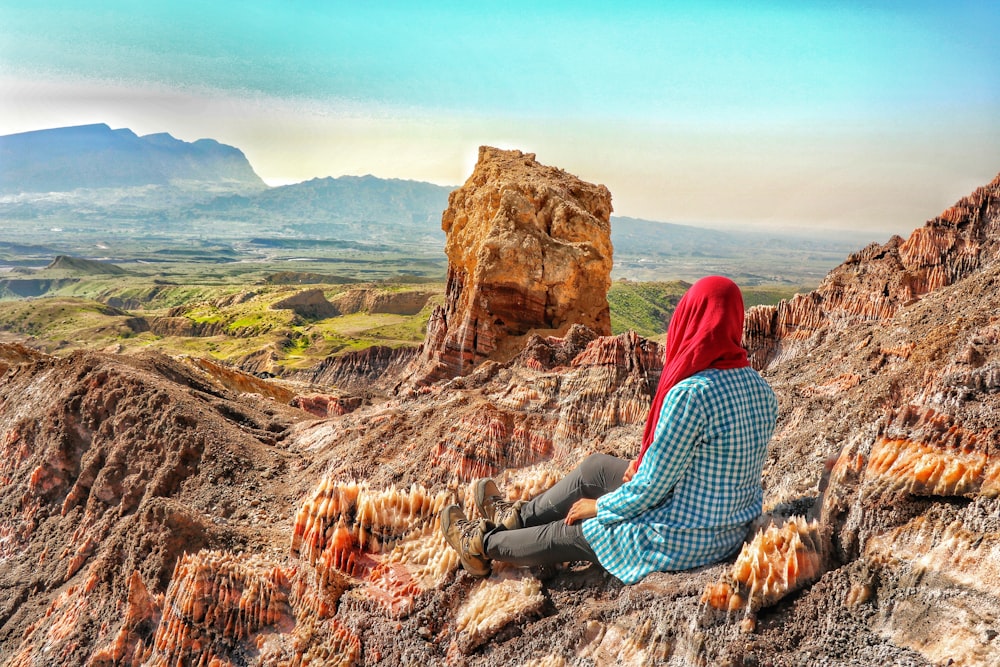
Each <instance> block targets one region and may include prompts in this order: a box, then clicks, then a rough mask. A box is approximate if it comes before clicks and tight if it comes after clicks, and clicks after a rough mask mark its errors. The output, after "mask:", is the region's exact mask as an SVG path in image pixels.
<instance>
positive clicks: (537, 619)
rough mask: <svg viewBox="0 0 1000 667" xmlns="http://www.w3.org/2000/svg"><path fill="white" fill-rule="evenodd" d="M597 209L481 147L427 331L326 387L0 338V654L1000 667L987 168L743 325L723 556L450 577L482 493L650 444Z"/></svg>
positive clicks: (647, 343) (2, 660) (234, 660)
mask: <svg viewBox="0 0 1000 667" xmlns="http://www.w3.org/2000/svg"><path fill="white" fill-rule="evenodd" d="M610 214H611V195H610V193H609V192H608V191H607V189H606V188H604V187H603V186H599V185H592V184H589V183H585V182H583V181H580V180H579V179H577V178H575V177H573V176H571V175H569V174H567V173H565V172H563V171H561V170H559V169H556V168H553V167H548V166H544V165H541V164H539V163H538V162H537V161H536V160H535V158H534V156H533V155H530V154H522V153H520V152H518V151H500V150H496V149H491V148H486V147H484V148H483V149H481V151H480V156H479V162H478V164H477V165H476V168H475V171H474V172H473V174H472V175H471V176H470V178H469V180H468V181H467V182H466V183H465V185H464V186H462V187H461V188H460V189H458V190H456V191H454V192H453V193H452V194H451V195H450V197H449V202H448V209H447V210H446V211H445V214H444V216H443V219H442V227H443V229H444V232H445V234H446V237H447V241H446V254H447V259H448V269H447V284H446V288H445V290H444V297H443V299H442V300H441V302H440V303H436V304H432V307H433V310H432V312H431V314H430V319H429V322H428V325H427V331H426V336H425V338H424V340H423V344H422V346H421V347H420V348H419V349H416V351H410V352H407V351H405V350H404V351H402V352H398V351H397V352H395V353H393V352H392V351H391V350H390V349H389V348H377V347H376V348H369V349H368V350H365V351H360V352H356V353H350V354H346V355H341V356H339V357H336V358H331V359H330V360H329V361H328V362H327V363H326V364H325V365H324V367H323V368H322V372H319V373H316V374H315V375H314V376H313V377H311V378H310V382H311V384H310V385H308V386H307V385H305V384H293V383H288V382H284V383H279V382H275V381H269V380H267V379H262V378H260V377H258V376H256V375H251V374H247V373H243V372H240V371H238V370H236V369H234V368H232V367H229V366H225V365H222V364H219V363H215V362H212V361H210V360H207V359H201V358H196V357H183V358H182V357H171V356H167V355H163V354H159V353H155V352H145V353H130V354H115V353H113V352H94V351H82V350H81V351H75V352H72V353H69V354H68V355H64V356H51V355H49V354H46V353H43V352H40V351H37V350H35V349H32V348H29V347H26V346H24V345H21V344H18V343H8V344H4V345H0V664H2V665H6V666H9V667H13V666H22V665H150V666H152V665H164V666H166V665H170V666H173V665H205V666H208V665H219V666H224V665H340V664H364V665H399V664H404V665H405V664H422V665H438V664H442V665H443V664H454V665H463V664H468V665H508V664H509V665H533V666H538V667H541V666H559V665H612V664H634V665H642V664H667V665H729V666H731V667H741V666H744V667H750V666H758V665H760V666H762V665H776V666H777V665H782V666H784V665H788V666H792V665H859V666H860V665H873V664H884V665H912V666H918V665H919V666H922V665H944V664H956V665H993V664H998V663H1000V637H998V632H1000V621H998V619H1000V500H998V496H1000V441H998V438H1000V436H998V433H1000V431H998V427H1000V424H998V421H1000V416H998V415H1000V315H998V309H997V301H998V297H997V294H998V289H1000V176H998V178H997V179H995V180H994V181H993V182H991V183H989V184H988V185H985V186H984V187H982V188H980V189H978V190H976V191H975V192H973V193H971V194H970V195H969V196H968V197H966V198H964V199H962V200H961V201H959V202H957V203H956V204H955V206H953V207H952V208H949V209H948V210H946V211H944V212H943V213H941V214H940V215H939V216H937V217H935V218H933V219H931V220H930V221H928V222H927V223H926V224H925V225H924V226H922V227H919V228H917V229H916V230H915V231H914V232H913V233H912V234H911V235H910V237H909V238H908V239H905V240H904V239H902V238H899V237H894V238H892V239H890V240H889V241H888V242H887V243H885V244H872V245H870V246H868V247H866V248H863V249H860V250H858V251H857V252H855V253H854V254H852V255H850V256H849V257H848V258H847V259H846V261H844V263H843V264H841V265H840V266H839V267H837V268H836V269H834V270H833V271H831V272H830V273H829V274H828V275H827V276H826V278H824V279H823V281H822V282H821V284H820V285H819V287H818V288H817V289H816V290H814V291H813V292H811V293H809V294H805V295H798V296H795V297H794V298H792V299H790V300H788V301H783V302H781V303H779V304H778V305H777V306H757V307H754V308H752V309H751V310H750V311H749V313H748V316H747V325H746V330H745V339H744V342H745V344H746V346H747V348H748V350H749V352H750V355H751V359H752V360H753V363H754V365H755V366H756V367H757V368H759V369H760V370H761V371H762V373H763V374H764V375H765V377H766V378H767V379H768V380H769V382H770V383H771V384H772V386H773V387H774V388H775V391H776V392H777V394H778V396H779V400H780V416H779V422H778V428H777V431H776V434H775V437H774V438H773V440H772V442H771V444H770V453H769V458H768V462H767V464H766V467H765V477H764V483H765V509H766V510H767V511H766V514H765V516H764V517H762V519H761V521H760V522H759V525H758V526H757V528H758V531H757V532H756V533H755V534H752V535H749V536H748V542H747V544H746V546H745V547H744V548H743V550H742V551H741V552H740V554H739V555H738V556H736V557H734V558H733V559H731V560H730V561H728V562H724V563H719V564H716V565H712V566H708V567H704V568H699V569H697V570H693V571H687V572H676V573H662V574H654V575H652V576H650V577H647V578H646V579H645V580H644V581H643V582H641V583H639V584H636V585H632V586H623V585H622V584H621V583H620V582H618V581H616V580H615V579H613V578H612V577H610V576H609V575H607V574H606V573H604V572H603V571H601V569H600V568H598V567H596V566H588V565H585V564H580V563H570V564H566V565H565V566H563V567H559V568H553V569H545V570H531V569H521V568H513V567H503V566H496V567H494V570H493V573H492V574H491V576H489V577H488V578H485V579H476V578H473V577H470V576H469V575H468V574H467V573H465V572H463V571H462V570H461V569H460V568H459V567H458V563H457V557H456V555H455V554H454V553H452V552H451V551H450V550H449V549H448V548H447V546H446V545H445V544H444V542H443V540H442V539H441V537H440V534H439V530H438V524H437V512H438V510H439V509H440V508H441V507H443V506H444V505H446V504H449V503H451V502H455V501H459V502H465V503H466V504H467V506H471V503H468V497H467V496H468V486H469V482H470V481H471V480H473V479H475V478H477V477H480V476H484V475H492V476H496V477H497V478H498V480H499V481H500V486H501V488H502V489H504V490H505V491H506V492H507V494H508V495H509V496H510V497H511V498H517V497H528V496H530V495H533V494H535V493H538V492H539V491H540V490H543V489H544V488H546V487H547V486H548V485H550V484H552V483H553V482H554V481H555V480H556V479H558V477H559V476H560V475H562V474H564V473H565V472H567V471H568V470H570V469H571V468H572V467H573V466H574V465H575V463H576V462H578V461H579V460H580V459H582V458H583V457H585V456H586V455H587V454H589V453H591V452H594V451H603V452H609V453H612V454H617V455H621V456H632V455H634V454H635V452H636V450H637V446H638V440H639V436H640V434H641V430H642V425H643V423H644V421H645V415H646V411H647V410H648V406H649V400H650V392H651V390H652V389H653V388H654V387H655V385H656V381H657V379H658V374H659V370H660V366H661V363H662V347H661V346H660V345H659V344H657V343H656V342H654V341H652V340H650V339H648V338H643V337H641V336H639V335H638V334H636V333H634V332H624V333H619V334H617V335H613V334H612V328H611V322H610V317H609V308H608V303H607V299H606V298H605V294H606V293H607V292H608V289H609V287H610V285H611V270H612V247H611V241H610V234H611V230H610ZM306 301H308V299H306Z"/></svg>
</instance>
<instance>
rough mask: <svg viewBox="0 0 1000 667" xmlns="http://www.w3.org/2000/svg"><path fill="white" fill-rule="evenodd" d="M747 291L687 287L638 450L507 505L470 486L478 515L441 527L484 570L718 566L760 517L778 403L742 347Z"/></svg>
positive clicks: (635, 573)
mask: <svg viewBox="0 0 1000 667" xmlns="http://www.w3.org/2000/svg"><path fill="white" fill-rule="evenodd" d="M742 335H743V295H742V294H741V293H740V289H739V287H737V286H736V284H735V283H733V282H732V281H731V280H729V279H728V278H723V277H720V276H711V277H708V278H703V279H702V280H699V281H698V282H697V283H695V284H694V285H693V286H692V287H691V289H689V290H688V291H687V293H685V294H684V296H683V298H682V299H681V300H680V303H678V304H677V309H676V311H675V312H674V315H673V317H672V318H671V320H670V326H669V328H668V330H667V341H666V357H665V360H664V366H663V373H662V375H661V376H660V383H659V386H658V387H657V390H656V395H655V397H654V398H653V404H652V407H651V408H650V411H649V417H648V418H647V420H646V429H645V432H644V433H643V437H642V447H641V449H640V450H639V456H638V457H637V458H636V459H635V460H634V461H631V462H629V461H626V460H624V459H619V458H617V457H614V456H609V455H606V454H592V455H591V456H589V457H588V458H587V459H585V460H584V461H583V463H581V464H580V465H579V466H578V467H577V468H576V469H575V470H574V471H573V472H571V473H570V474H569V475H567V476H566V477H565V478H563V479H562V480H561V481H559V482H558V483H557V484H556V485H555V486H553V487H552V488H550V489H549V490H548V491H545V492H544V493H542V494H541V495H539V496H537V497H535V498H534V499H532V500H530V501H528V502H517V503H511V502H509V501H507V500H505V499H504V498H503V496H501V494H500V492H499V489H498V488H497V486H496V484H495V483H494V482H493V480H489V479H484V480H479V481H478V482H477V483H476V485H475V488H474V497H475V502H476V506H477V508H478V509H479V512H480V514H482V516H483V517H484V519H483V520H479V521H472V520H469V519H468V518H466V516H465V514H464V513H463V512H462V510H461V508H460V507H458V506H457V505H451V506H450V507H446V508H445V509H444V510H442V512H441V530H442V531H443V532H444V536H445V539H446V540H447V541H448V543H449V544H450V545H451V546H452V547H453V548H454V549H455V550H456V551H458V553H459V555H460V557H461V562H462V566H463V567H464V568H465V569H466V570H468V571H469V572H470V573H472V574H474V575H477V576H486V575H488V574H489V572H490V561H491V560H498V561H503V562H508V563H514V564H516V565H546V564H551V563H559V562H565V561H574V560H585V561H591V562H595V563H599V564H600V565H601V566H603V567H604V568H605V569H606V570H607V571H608V572H610V573H611V574H613V575H614V576H616V577H618V578H619V579H620V580H622V581H623V582H625V583H627V584H629V583H635V582H637V581H639V580H641V579H642V578H643V577H645V576H646V575H647V574H649V573H650V572H663V571H669V570H683V569H687V568H692V567H697V566H699V565H705V564H708V563H712V562H715V561H718V560H721V559H723V558H726V557H727V556H729V555H731V554H732V553H733V552H734V551H735V550H736V549H738V548H739V547H740V545H741V544H742V542H743V539H744V536H745V535H746V531H747V528H748V527H749V525H750V522H751V521H752V520H753V519H755V518H756V517H757V515H758V514H760V511H761V505H762V498H763V489H762V487H761V470H762V468H763V466H764V459H765V457H766V455H767V443H768V440H769V439H770V437H771V434H772V432H773V431H774V424H775V419H776V416H777V400H776V399H775V396H774V392H773V391H772V390H771V387H770V386H768V384H767V382H766V381H765V380H764V379H763V378H762V377H761V376H760V375H759V374H758V373H757V372H756V371H754V370H753V369H752V368H750V365H749V362H748V360H747V354H746V351H745V350H744V349H743V348H742V347H741V345H740V341H741V338H742Z"/></svg>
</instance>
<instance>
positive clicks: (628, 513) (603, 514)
mask: <svg viewBox="0 0 1000 667" xmlns="http://www.w3.org/2000/svg"><path fill="white" fill-rule="evenodd" d="M706 423H707V415H706V413H705V406H704V401H703V399H702V397H701V395H700V393H699V391H698V388H697V387H695V386H684V385H678V386H676V387H674V390H673V391H671V392H670V393H668V394H667V396H666V400H664V402H663V407H662V409H661V410H660V418H659V420H658V421H657V424H656V430H655V432H654V436H653V441H652V442H651V443H650V445H649V448H648V449H647V450H646V453H645V454H644V455H643V458H642V464H641V465H640V466H639V470H637V471H636V473H635V476H634V477H633V478H632V479H631V480H630V481H629V482H627V483H625V484H623V485H622V486H620V487H618V489H617V490H615V491H613V492H612V493H609V494H607V495H604V496H602V497H600V498H599V499H598V500H597V521H598V523H600V524H602V525H606V526H608V525H613V524H616V523H619V522H622V521H627V520H629V519H633V518H635V517H637V516H639V515H640V514H642V513H643V512H645V511H646V510H648V509H651V508H653V507H656V506H657V505H660V504H661V503H662V502H663V501H664V500H666V499H667V498H668V497H669V496H670V494H672V493H673V489H674V486H675V485H676V484H677V481H678V480H679V479H680V478H681V477H682V476H683V475H684V473H685V472H686V471H687V469H688V468H689V467H690V466H691V462H692V460H693V459H694V454H695V445H696V444H697V442H698V440H699V439H701V438H702V437H704V432H705V426H706Z"/></svg>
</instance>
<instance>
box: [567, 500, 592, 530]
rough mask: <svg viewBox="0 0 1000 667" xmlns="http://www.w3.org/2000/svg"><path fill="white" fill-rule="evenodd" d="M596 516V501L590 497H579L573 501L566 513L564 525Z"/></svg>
mask: <svg viewBox="0 0 1000 667" xmlns="http://www.w3.org/2000/svg"><path fill="white" fill-rule="evenodd" d="M595 516H597V501H596V500H594V499H592V498H580V499H579V500H578V501H576V502H575V503H573V506H572V507H570V508H569V512H567V513H566V525H567V526H572V525H573V524H574V523H576V522H577V521H583V520H584V519H590V518H593V517H595Z"/></svg>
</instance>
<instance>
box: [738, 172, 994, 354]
mask: <svg viewBox="0 0 1000 667" xmlns="http://www.w3.org/2000/svg"><path fill="white" fill-rule="evenodd" d="M998 227H1000V176H998V177H997V178H995V179H993V181H992V182H991V183H990V184H989V185H986V186H984V187H981V188H978V189H977V190H976V191H975V192H973V193H972V194H971V195H969V196H968V197H965V198H963V199H962V200H960V201H959V202H958V203H957V204H955V205H954V206H952V207H951V208H949V209H948V210H946V211H944V212H943V213H942V214H941V215H939V216H938V217H936V218H934V219H932V220H930V221H928V222H927V224H926V225H924V226H923V227H921V228H919V229H917V230H915V231H914V232H913V234H911V235H910V238H909V239H907V240H906V241H904V240H903V239H902V238H900V237H898V236H894V237H892V238H891V239H890V240H889V242H888V243H886V244H884V245H879V244H877V243H872V244H871V245H869V246H868V247H867V248H865V249H864V250H862V251H860V252H858V253H855V254H853V255H851V256H850V257H848V259H847V261H846V262H844V263H843V264H841V265H840V266H839V267H837V268H836V269H834V270H833V271H831V272H830V274H829V275H827V276H826V278H824V280H823V281H822V283H820V285H819V287H818V288H817V289H816V290H815V291H813V292H810V293H809V294H807V295H804V296H803V295H796V297H795V298H794V299H792V300H791V301H782V302H781V303H780V304H778V306H757V307H755V308H752V309H751V310H750V312H749V313H748V315H747V321H746V331H745V340H744V342H745V344H746V346H747V348H748V350H749V352H750V357H751V359H752V361H753V362H754V365H755V366H756V367H757V368H765V367H768V366H769V365H771V364H773V363H776V362H780V361H781V360H782V359H784V358H786V357H790V356H793V355H794V353H795V351H796V350H797V349H799V345H798V343H799V342H800V341H804V340H807V339H809V338H810V337H812V336H813V335H814V334H815V333H817V332H818V331H820V330H828V332H829V334H831V335H832V334H834V333H836V332H839V331H842V330H844V329H845V328H847V327H850V326H852V325H853V324H854V323H857V322H879V321H883V322H884V321H889V320H891V319H892V318H893V316H894V315H895V314H896V313H897V312H898V311H899V309H900V308H901V307H903V306H906V305H909V304H912V303H913V302H914V301H916V300H917V299H920V298H921V297H923V296H924V295H926V294H929V293H930V292H933V291H934V290H937V289H939V288H941V287H944V286H946V285H951V284H953V283H955V282H957V281H958V280H961V279H962V278H964V277H965V276H968V275H970V274H972V273H974V272H975V271H977V270H978V269H980V268H981V267H983V266H984V264H988V263H990V262H992V261H993V260H995V258H996V254H997V251H998V248H1000V229H998Z"/></svg>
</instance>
